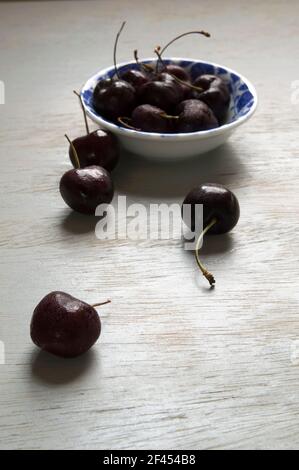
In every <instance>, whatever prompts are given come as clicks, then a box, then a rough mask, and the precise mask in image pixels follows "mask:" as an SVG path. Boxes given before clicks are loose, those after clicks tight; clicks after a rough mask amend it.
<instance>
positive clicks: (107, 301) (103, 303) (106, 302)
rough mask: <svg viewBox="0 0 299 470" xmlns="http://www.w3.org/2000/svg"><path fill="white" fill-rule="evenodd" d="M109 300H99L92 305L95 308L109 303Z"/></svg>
mask: <svg viewBox="0 0 299 470" xmlns="http://www.w3.org/2000/svg"><path fill="white" fill-rule="evenodd" d="M110 302H111V300H105V302H100V303H98V304H93V305H92V307H93V308H95V307H100V306H101V305H106V304H110Z"/></svg>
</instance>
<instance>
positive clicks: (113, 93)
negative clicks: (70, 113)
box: [93, 80, 136, 121]
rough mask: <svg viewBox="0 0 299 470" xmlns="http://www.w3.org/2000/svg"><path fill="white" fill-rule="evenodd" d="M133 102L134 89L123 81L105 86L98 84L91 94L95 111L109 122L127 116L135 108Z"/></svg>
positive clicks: (113, 81)
mask: <svg viewBox="0 0 299 470" xmlns="http://www.w3.org/2000/svg"><path fill="white" fill-rule="evenodd" d="M135 101H136V97H135V88H134V87H133V86H132V85H131V84H130V83H128V82H126V81H125V80H112V81H111V82H109V84H108V85H107V86H105V85H103V84H101V82H99V83H98V84H97V85H96V87H95V89H94V92H93V105H94V107H95V109H96V111H97V112H98V113H99V114H100V115H102V116H103V117H105V118H107V119H109V120H111V121H117V118H118V117H122V116H129V115H130V114H131V111H132V110H133V108H134V107H135Z"/></svg>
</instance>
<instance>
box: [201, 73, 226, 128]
mask: <svg viewBox="0 0 299 470" xmlns="http://www.w3.org/2000/svg"><path fill="white" fill-rule="evenodd" d="M193 85H195V86H197V87H200V88H202V89H203V90H204V91H203V92H202V93H198V92H197V91H194V92H193V96H194V97H195V98H197V99H200V100H202V101H204V103H206V104H207V105H208V106H209V108H211V110H212V111H213V113H214V114H215V116H216V117H217V119H218V121H219V122H222V121H223V119H224V118H225V115H226V113H227V110H228V107H229V102H230V93H229V90H228V87H227V85H226V83H225V82H224V80H223V79H222V78H221V77H217V76H216V75H201V76H200V77H198V78H197V79H196V80H195V81H194V83H193Z"/></svg>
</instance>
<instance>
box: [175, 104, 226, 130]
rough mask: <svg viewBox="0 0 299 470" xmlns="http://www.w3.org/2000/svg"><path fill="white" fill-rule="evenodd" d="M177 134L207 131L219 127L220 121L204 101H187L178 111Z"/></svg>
mask: <svg viewBox="0 0 299 470" xmlns="http://www.w3.org/2000/svg"><path fill="white" fill-rule="evenodd" d="M176 113H177V114H178V117H179V118H178V120H177V123H176V130H177V132H196V131H206V130H209V129H214V128H215V127H218V125H219V124H218V121H217V119H216V117H215V116H214V114H213V112H212V111H211V109H210V108H209V107H208V106H207V105H206V104H205V103H204V102H202V101H199V100H195V99H193V100H185V101H182V102H181V103H180V104H179V105H178V107H177V109H176Z"/></svg>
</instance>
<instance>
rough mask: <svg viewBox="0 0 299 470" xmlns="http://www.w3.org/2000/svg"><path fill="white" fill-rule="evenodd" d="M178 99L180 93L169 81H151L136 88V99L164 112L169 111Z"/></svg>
mask: <svg viewBox="0 0 299 470" xmlns="http://www.w3.org/2000/svg"><path fill="white" fill-rule="evenodd" d="M180 99H181V94H180V92H179V90H178V88H177V87H176V86H174V85H173V83H172V82H169V81H161V80H155V81H151V82H148V83H146V84H145V85H142V86H141V87H140V88H139V89H138V101H139V103H140V104H151V105H152V106H157V108H161V109H163V110H164V111H166V112H171V111H172V110H173V109H174V107H175V106H176V105H177V104H178V103H179V101H180Z"/></svg>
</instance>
